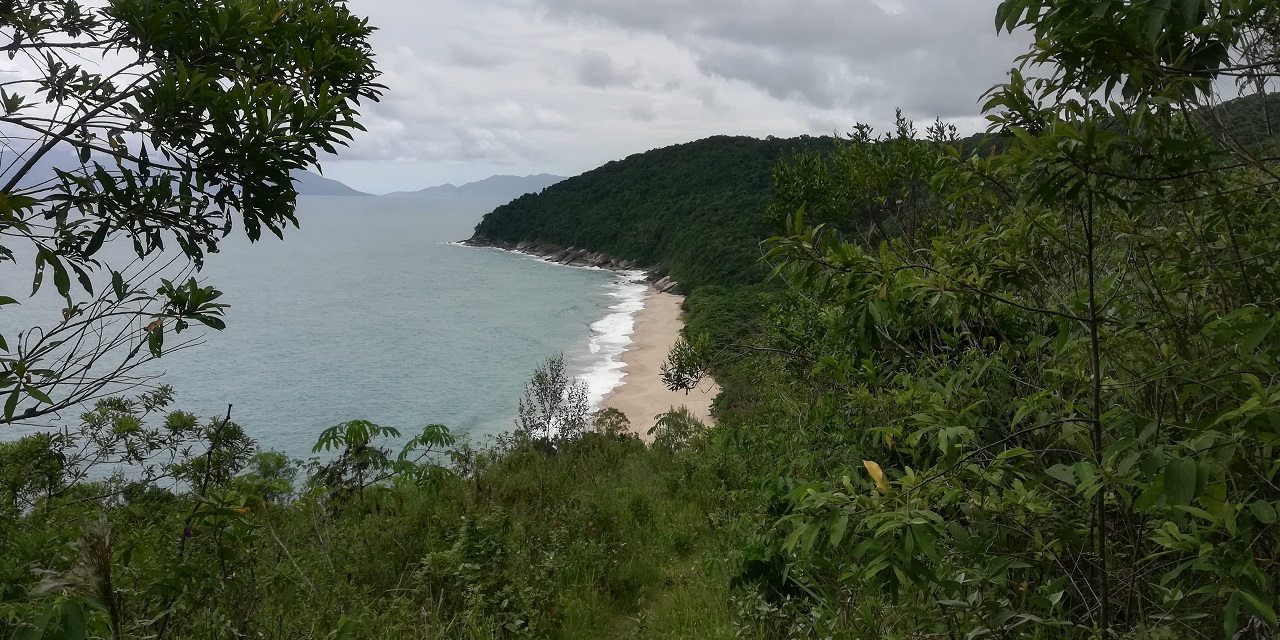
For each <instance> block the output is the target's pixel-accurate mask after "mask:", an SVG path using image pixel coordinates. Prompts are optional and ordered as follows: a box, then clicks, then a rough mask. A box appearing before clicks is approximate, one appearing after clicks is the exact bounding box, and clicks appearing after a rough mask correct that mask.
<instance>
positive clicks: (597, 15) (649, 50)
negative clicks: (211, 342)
mask: <svg viewBox="0 0 1280 640" xmlns="http://www.w3.org/2000/svg"><path fill="white" fill-rule="evenodd" d="M996 3H997V0H789V1H787V2H777V1H776V0H649V1H647V2H644V3H634V2H618V1H617V0H436V1H433V2H431V3H419V2H410V1H408V0H353V1H352V2H351V4H350V6H351V8H352V9H353V10H354V11H356V12H363V13H366V14H367V15H369V17H370V22H371V24H373V25H375V26H377V27H379V28H380V31H379V32H378V33H377V34H376V35H375V39H374V47H375V50H376V51H377V52H378V64H379V67H380V68H381V69H382V70H383V71H384V74H385V75H384V77H383V78H382V82H383V83H384V84H386V85H387V86H388V92H387V95H386V98H385V99H384V100H383V102H381V103H379V104H377V105H374V106H372V107H371V108H369V109H368V110H367V111H366V114H365V118H364V123H365V125H366V126H367V127H368V129H369V131H368V133H367V134H365V135H361V136H359V137H358V139H357V142H356V143H355V144H354V145H353V146H352V148H351V149H350V150H347V151H345V152H344V153H342V154H341V157H340V159H337V160H333V161H331V162H328V163H326V169H327V170H328V171H327V174H328V175H329V176H330V177H336V178H338V179H341V180H344V181H347V182H349V183H351V184H352V185H353V186H356V187H357V188H361V189H364V190H371V191H376V192H383V191H393V190H402V189H416V188H421V187H424V186H428V185H431V184H439V183H443V182H454V183H458V182H465V181H468V180H474V179H479V178H483V177H486V176H487V175H490V174H492V173H540V172H544V171H545V172H550V173H560V174H566V175H572V174H576V173H580V172H582V171H585V170H588V169H591V168H593V167H595V166H598V165H599V164H602V163H604V162H607V161H609V160H612V159H617V158H622V157H625V156H627V155H630V154H632V153H637V152H640V151H645V150H647V149H651V148H655V147H659V146H665V145H668V144H675V143H680V142H688V141H690V140H695V139H698V138H702V137H706V136H710V135H717V134H731V135H754V136H765V135H778V136H792V135H799V134H817V135H823V134H830V133H831V132H832V130H833V129H837V130H841V131H847V130H848V129H849V128H850V126H851V125H852V124H853V123H854V122H857V121H865V122H870V123H872V124H876V125H878V126H879V127H881V128H883V127H884V126H886V125H887V124H888V123H889V122H890V121H891V120H892V118H893V111H894V109H895V108H896V107H901V108H903V110H904V112H905V113H906V115H908V117H912V118H915V119H917V120H932V119H933V118H934V117H936V116H942V117H944V118H950V119H955V120H957V121H958V122H959V123H960V124H961V125H962V127H963V128H965V129H968V130H974V129H976V128H978V127H979V126H981V121H980V119H979V115H980V114H979V105H978V100H979V97H980V96H981V94H982V93H983V92H984V91H986V90H987V89H988V88H989V87H990V86H991V85H993V84H996V83H998V82H1001V81H1002V80H1003V79H1004V77H1005V75H1004V74H1005V72H1006V71H1007V70H1008V69H1009V68H1010V67H1011V66H1012V65H1013V59H1014V57H1015V56H1017V55H1018V54H1020V53H1022V52H1023V51H1025V48H1026V44H1027V43H1026V42H1025V39H1024V38H1021V37H1009V36H1003V37H1000V38H997V37H996V34H995V29H994V26H993V18H992V16H993V15H994V10H995V6H996Z"/></svg>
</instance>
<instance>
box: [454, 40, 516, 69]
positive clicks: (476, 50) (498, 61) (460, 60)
mask: <svg viewBox="0 0 1280 640" xmlns="http://www.w3.org/2000/svg"><path fill="white" fill-rule="evenodd" d="M449 57H450V59H452V60H453V62H454V63H456V64H459V65H461V66H464V67H470V68H473V69H493V68H495V67H500V66H502V65H504V64H507V63H508V62H510V61H511V55H510V54H508V53H506V52H504V51H501V50H499V49H496V48H482V47H478V46H476V45H473V44H469V43H461V42H460V43H454V45H453V46H452V47H450V51H449Z"/></svg>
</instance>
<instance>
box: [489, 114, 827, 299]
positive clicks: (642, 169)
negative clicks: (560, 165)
mask: <svg viewBox="0 0 1280 640" xmlns="http://www.w3.org/2000/svg"><path fill="white" fill-rule="evenodd" d="M829 145H830V139H823V138H795V139H789V140H788V139H777V138H770V139H767V140H757V139H755V138H745V137H737V138H730V137H724V136H720V137H714V138H708V139H706V140H699V141H698V142H691V143H688V144H681V145H676V146H672V147H666V148H663V149H656V150H653V151H649V152H646V153H641V154H636V155H633V156H631V157H629V158H627V159H625V160H619V161H616V162H610V163H609V164H606V165H604V166H602V167H600V168H598V169H593V170H591V171H588V172H586V173H584V174H582V175H580V176H577V177H574V178H570V179H568V180H565V181H564V182H561V183H558V184H555V185H552V186H551V187H548V188H547V189H545V190H544V191H543V192H542V193H540V194H529V195H525V196H523V197H521V198H519V199H517V200H515V201H513V202H511V203H510V204H507V205H503V206H501V207H498V208H497V209H495V210H494V211H493V212H492V213H490V214H488V215H486V216H485V217H484V220H483V221H481V222H480V224H479V225H478V226H476V234H477V235H479V236H484V237H487V238H492V239H495V240H506V241H519V240H536V241H540V242H550V243H554V244H559V245H564V246H575V247H579V248H587V247H589V248H591V249H592V250H593V251H603V252H605V253H608V254H610V255H612V256H614V257H617V258H620V259H624V260H631V261H633V262H636V263H637V264H641V265H654V266H659V267H660V268H661V269H662V270H663V271H665V272H667V273H669V274H670V275H671V276H672V277H674V278H675V279H676V280H677V281H678V282H680V283H682V284H683V285H685V286H686V287H695V286H698V285H701V284H714V283H731V284H737V283H746V282H757V281H759V280H761V279H762V278H763V276H764V274H765V272H764V270H763V269H762V268H761V267H760V265H759V263H758V261H759V257H760V249H759V245H760V240H761V239H762V238H764V237H765V236H767V235H768V232H769V229H770V226H769V222H768V218H766V217H765V215H764V212H765V210H766V209H767V208H768V204H769V201H770V197H771V193H772V190H773V181H772V174H773V168H774V166H776V165H777V164H778V162H779V161H780V160H781V159H782V158H783V157H785V156H787V155H790V154H793V153H796V152H797V151H799V150H802V149H816V148H824V147H827V146H829Z"/></svg>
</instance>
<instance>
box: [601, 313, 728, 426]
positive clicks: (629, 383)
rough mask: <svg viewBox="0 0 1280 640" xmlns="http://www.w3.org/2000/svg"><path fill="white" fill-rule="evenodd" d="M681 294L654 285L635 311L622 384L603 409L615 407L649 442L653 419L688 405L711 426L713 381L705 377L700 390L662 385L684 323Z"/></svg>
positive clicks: (699, 417)
mask: <svg viewBox="0 0 1280 640" xmlns="http://www.w3.org/2000/svg"><path fill="white" fill-rule="evenodd" d="M683 301H684V298H683V297H682V296H677V295H673V294H670V293H661V292H658V291H656V290H654V289H650V290H649V292H648V293H647V295H646V296H645V300H644V309H641V310H640V311H639V312H638V313H637V314H636V321H635V322H636V324H635V332H634V333H633V334H632V336H631V340H632V342H631V346H630V347H628V348H627V350H626V351H625V352H623V354H622V362H623V365H624V366H623V369H622V370H623V372H624V373H625V374H626V377H624V378H623V379H622V385H621V386H619V387H618V388H616V389H614V391H613V393H611V394H609V395H608V396H606V397H605V399H604V403H603V404H604V406H605V407H612V408H614V409H617V410H619V411H621V412H622V413H624V414H626V416H627V419H628V420H630V421H631V429H632V430H633V431H634V432H636V433H637V434H639V436H640V438H641V439H642V440H644V441H645V442H650V441H652V438H651V437H650V436H649V429H650V428H652V427H653V424H654V417H655V416H657V415H658V414H661V413H665V412H667V411H670V410H671V408H672V407H679V406H680V405H684V406H686V407H688V408H689V411H690V412H692V413H693V415H695V416H697V418H698V419H699V420H702V421H703V422H705V423H707V424H711V423H712V420H711V400H712V399H713V398H715V396H716V394H717V393H719V392H720V389H719V388H718V387H717V386H716V384H715V382H714V381H712V380H710V379H707V380H703V382H702V385H701V387H700V388H699V389H695V390H693V391H690V392H689V393H688V394H687V395H686V394H685V393H684V392H683V391H674V392H673V391H669V390H667V387H666V385H664V384H663V383H662V363H663V362H665V361H666V359H667V353H668V352H669V351H670V350H671V347H672V346H673V345H675V343H676V339H678V338H679V337H680V329H681V327H683V326H684V323H683V321H682V319H681V311H680V303H681V302H683Z"/></svg>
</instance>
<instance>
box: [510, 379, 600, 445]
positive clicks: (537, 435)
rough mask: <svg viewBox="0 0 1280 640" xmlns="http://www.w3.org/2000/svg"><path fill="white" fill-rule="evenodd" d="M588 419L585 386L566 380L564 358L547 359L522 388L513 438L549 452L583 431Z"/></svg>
mask: <svg viewBox="0 0 1280 640" xmlns="http://www.w3.org/2000/svg"><path fill="white" fill-rule="evenodd" d="M590 419H591V405H590V403H588V402H587V385H586V383H584V382H582V381H581V380H574V379H570V378H569V374H568V371H567V369H566V368H565V365H564V356H563V355H558V356H554V357H551V358H547V361H546V362H544V363H542V364H541V365H539V366H538V368H537V369H535V370H534V372H533V377H532V378H530V380H529V382H526V383H525V385H524V397H523V398H521V399H520V404H519V411H518V414H517V417H516V431H515V434H514V435H515V436H516V438H517V439H519V440H524V441H527V442H532V443H535V444H538V445H541V446H544V447H546V448H548V449H549V450H553V449H554V448H555V447H558V446H560V445H562V444H564V443H565V442H569V441H571V440H574V439H577V438H578V437H580V436H581V435H582V434H583V433H585V432H586V430H587V426H588V422H590Z"/></svg>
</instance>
